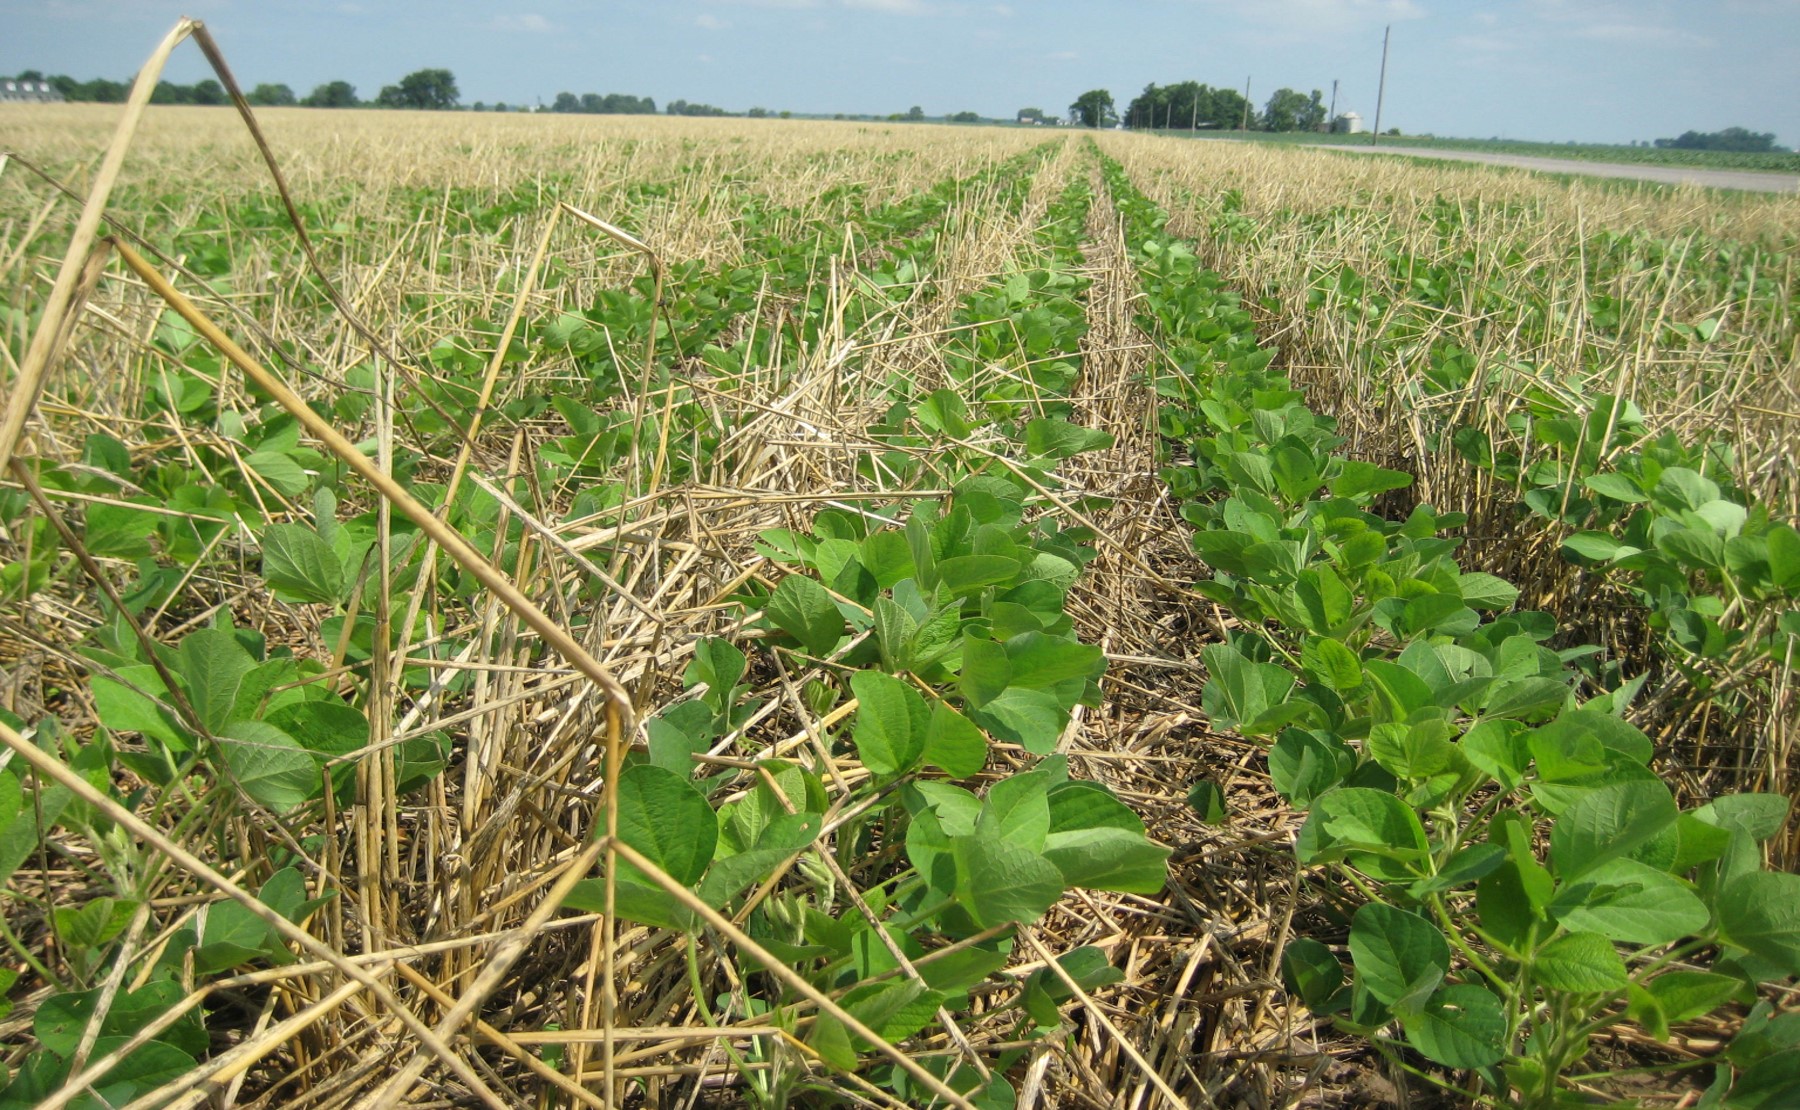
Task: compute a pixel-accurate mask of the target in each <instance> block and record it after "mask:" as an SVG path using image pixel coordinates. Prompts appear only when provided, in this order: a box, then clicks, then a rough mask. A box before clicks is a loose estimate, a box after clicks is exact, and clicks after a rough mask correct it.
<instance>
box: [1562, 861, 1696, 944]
mask: <svg viewBox="0 0 1800 1110" xmlns="http://www.w3.org/2000/svg"><path fill="white" fill-rule="evenodd" d="M1549 912H1550V914H1551V915H1552V916H1553V917H1555V918H1556V919H1557V920H1558V921H1559V922H1560V923H1561V924H1562V926H1563V927H1564V928H1566V929H1570V930H1573V931H1576V932H1594V933H1599V934H1601V935H1603V936H1605V937H1606V938H1608V939H1609V940H1614V941H1618V942H1619V943H1622V944H1672V943H1674V942H1675V941H1678V940H1680V939H1682V938H1683V937H1686V936H1690V935H1692V934H1694V933H1697V932H1699V931H1700V930H1702V929H1704V928H1706V922H1707V919H1708V917H1709V914H1708V913H1707V910H1706V905H1705V904H1704V903H1703V902H1701V901H1700V898H1699V896H1698V895H1696V894H1695V893H1694V892H1693V891H1692V890H1690V889H1689V888H1688V887H1687V886H1686V885H1685V884H1683V883H1682V882H1681V881H1680V880H1679V879H1676V878H1674V877H1673V876H1671V875H1669V874H1668V873H1667V872H1666V871H1661V870H1658V869H1657V868H1654V867H1651V866H1649V865H1648V864H1644V863H1639V862H1638V861H1637V860H1633V859H1613V860H1609V861H1607V862H1606V863H1602V864H1600V865H1598V866H1596V867H1594V868H1593V869H1592V870H1590V871H1588V872H1587V873H1586V874H1584V875H1583V876H1582V877H1581V878H1580V879H1577V880H1575V881H1573V882H1566V883H1564V884H1563V885H1562V886H1561V887H1559V888H1558V889H1557V892H1556V895H1555V897H1554V898H1552V899H1551V901H1550V906H1549Z"/></svg>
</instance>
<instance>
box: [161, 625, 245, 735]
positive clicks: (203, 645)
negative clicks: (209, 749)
mask: <svg viewBox="0 0 1800 1110" xmlns="http://www.w3.org/2000/svg"><path fill="white" fill-rule="evenodd" d="M176 654H177V657H178V666H177V670H179V671H180V673H181V680H182V684H183V685H185V686H186V687H187V696H188V702H189V703H190V704H191V705H192V706H193V707H194V713H195V714H196V715H197V716H198V717H199V718H200V723H201V724H203V725H205V726H206V728H207V730H208V731H211V732H218V731H219V730H220V729H222V728H224V727H225V725H226V723H227V722H229V721H230V720H231V715H232V711H233V710H234V709H235V708H236V706H237V695H238V688H239V687H240V686H242V685H243V682H244V678H245V676H247V675H248V674H249V673H250V672H251V671H252V670H254V669H255V667H256V660H255V659H253V658H251V655H250V653H249V652H248V651H246V650H244V645H243V643H242V642H241V641H239V640H238V638H237V636H235V635H234V634H232V633H231V632H228V631H226V630H225V629H222V628H202V629H200V630H199V631H197V632H190V633H188V634H187V635H186V636H185V637H183V638H182V641H181V647H180V648H179V649H178V650H177V653H176Z"/></svg>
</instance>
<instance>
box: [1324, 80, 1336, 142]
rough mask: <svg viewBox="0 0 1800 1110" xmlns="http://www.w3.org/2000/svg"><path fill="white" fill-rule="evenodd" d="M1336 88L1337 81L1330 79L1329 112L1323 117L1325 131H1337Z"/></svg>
mask: <svg viewBox="0 0 1800 1110" xmlns="http://www.w3.org/2000/svg"><path fill="white" fill-rule="evenodd" d="M1337 86H1338V79H1337V78H1335V77H1333V78H1332V79H1331V112H1330V113H1329V114H1328V115H1326V117H1325V130H1326V131H1336V130H1337Z"/></svg>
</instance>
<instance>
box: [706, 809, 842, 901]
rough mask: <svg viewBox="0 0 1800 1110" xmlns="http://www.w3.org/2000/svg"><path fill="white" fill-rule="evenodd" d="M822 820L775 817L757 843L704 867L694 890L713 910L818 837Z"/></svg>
mask: <svg viewBox="0 0 1800 1110" xmlns="http://www.w3.org/2000/svg"><path fill="white" fill-rule="evenodd" d="M824 827H825V819H824V817H822V816H820V815H819V814H817V813H783V814H780V815H778V816H776V817H775V819H774V820H773V821H771V822H770V823H769V825H768V827H767V828H766V829H764V830H763V834H762V836H761V838H760V839H758V840H757V842H756V846H755V847H753V848H750V849H749V850H748V851H743V852H739V853H737V854H736V855H731V856H725V857H724V858H723V859H719V860H716V861H714V863H713V865H712V866H711V867H709V868H707V871H706V877H705V878H704V879H701V880H700V885H699V887H698V888H696V890H695V893H697V894H698V895H699V896H700V900H701V901H703V902H705V903H706V904H707V905H709V906H712V907H713V908H714V909H719V908H722V907H723V906H724V905H725V903H726V902H728V901H730V900H731V899H732V898H735V897H737V896H738V895H739V894H742V893H743V892H744V890H745V888H747V887H748V886H749V885H750V884H751V883H755V882H760V881H761V880H763V879H766V878H768V877H769V876H770V875H771V874H773V873H774V871H775V868H777V867H779V866H781V865H782V864H783V863H785V862H787V859H788V857H790V856H792V855H795V854H796V853H798V852H800V851H801V850H802V849H804V848H806V847H807V846H808V845H810V844H811V843H812V842H813V841H814V840H817V839H818V837H819V830H821V829H823V828H824Z"/></svg>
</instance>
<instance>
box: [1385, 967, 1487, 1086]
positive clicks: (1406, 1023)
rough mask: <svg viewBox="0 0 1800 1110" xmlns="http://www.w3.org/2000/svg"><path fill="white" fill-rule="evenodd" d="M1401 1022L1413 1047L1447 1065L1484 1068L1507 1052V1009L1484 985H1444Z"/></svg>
mask: <svg viewBox="0 0 1800 1110" xmlns="http://www.w3.org/2000/svg"><path fill="white" fill-rule="evenodd" d="M1400 1024H1401V1026H1402V1027H1403V1028H1404V1029H1405V1030H1406V1039H1407V1041H1408V1042H1409V1043H1411V1045H1412V1046H1413V1047H1414V1048H1416V1049H1418V1050H1419V1052H1420V1053H1421V1054H1422V1055H1424V1056H1425V1057H1426V1058H1427V1059H1430V1060H1435V1061H1437V1062H1438V1063H1440V1064H1443V1065H1444V1066H1445V1067H1449V1068H1485V1067H1487V1066H1488V1065H1490V1064H1497V1063H1499V1062H1500V1061H1501V1060H1502V1059H1504V1058H1505V1056H1506V1012H1505V1010H1504V1009H1503V1008H1502V1007H1501V1005H1500V1000H1499V999H1498V998H1496V997H1495V996H1494V994H1493V993H1492V992H1491V991H1489V990H1488V989H1487V988H1485V987H1479V986H1475V985H1473V984H1463V985H1459V986H1448V987H1445V988H1444V989H1442V990H1440V991H1438V992H1437V993H1436V994H1433V995H1432V996H1431V997H1430V998H1429V999H1427V1000H1426V1001H1425V1004H1424V1005H1423V1006H1421V1007H1420V1008H1419V1009H1418V1010H1416V1011H1414V1012H1412V1013H1402V1014H1401V1015H1400Z"/></svg>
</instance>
